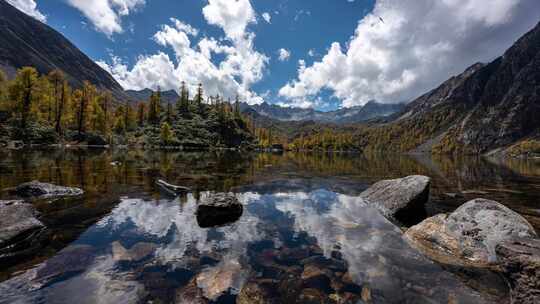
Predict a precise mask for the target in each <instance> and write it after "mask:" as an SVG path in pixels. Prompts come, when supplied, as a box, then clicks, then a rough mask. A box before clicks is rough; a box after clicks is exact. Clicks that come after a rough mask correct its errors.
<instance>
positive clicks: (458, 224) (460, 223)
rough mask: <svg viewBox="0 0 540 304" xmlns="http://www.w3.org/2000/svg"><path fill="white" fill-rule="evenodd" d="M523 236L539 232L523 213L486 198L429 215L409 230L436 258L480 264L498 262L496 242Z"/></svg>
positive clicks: (410, 238)
mask: <svg viewBox="0 0 540 304" xmlns="http://www.w3.org/2000/svg"><path fill="white" fill-rule="evenodd" d="M519 237H536V232H535V231H534V229H533V227H532V226H531V225H530V224H529V223H528V222H527V221H526V220H525V219H524V218H523V217H522V216H521V215H519V214H517V213H516V212H514V211H512V210H510V209H508V208H507V207H505V206H503V205H502V204H500V203H497V202H495V201H490V200H486V199H475V200H472V201H469V202H467V203H465V204H463V205H462V206H461V207H459V208H458V209H456V211H454V212H452V213H451V214H450V215H446V214H439V215H436V216H434V217H431V218H428V219H426V220H424V221H423V222H421V223H420V224H418V225H416V226H413V227H411V228H410V229H409V230H407V232H406V233H405V238H406V239H407V240H408V241H409V243H410V244H411V245H412V246H414V247H416V248H417V249H419V250H420V251H422V252H423V253H424V254H426V255H427V256H429V257H430V258H431V259H433V260H436V261H438V262H441V263H445V264H451V265H461V266H478V267H485V266H492V265H494V264H496V262H497V255H496V252H495V248H496V246H497V245H498V244H501V243H503V242H505V241H508V240H512V239H515V238H519Z"/></svg>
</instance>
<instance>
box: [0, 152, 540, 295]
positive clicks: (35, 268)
mask: <svg viewBox="0 0 540 304" xmlns="http://www.w3.org/2000/svg"><path fill="white" fill-rule="evenodd" d="M36 153H39V152H29V153H28V154H24V153H21V154H20V155H9V156H7V157H6V158H3V159H4V160H3V161H2V163H1V164H0V173H1V175H0V182H1V183H2V185H3V186H5V187H8V186H13V185H14V184H16V183H18V182H22V181H26V180H29V179H36V178H39V179H40V180H42V181H52V182H56V183H60V182H59V179H60V176H61V178H62V180H63V181H64V183H62V184H67V185H74V186H82V187H83V188H85V190H88V189H89V191H88V193H87V194H86V195H85V196H84V197H83V198H79V199H70V200H61V201H56V202H51V203H49V202H39V201H38V202H35V203H34V204H35V205H36V207H37V208H38V209H39V210H40V211H42V213H43V215H42V217H43V221H44V222H45V223H46V224H48V226H49V227H50V229H51V230H52V231H53V232H52V233H53V235H54V236H57V238H55V239H56V240H57V241H52V242H51V245H50V246H49V247H50V248H49V247H48V248H45V249H44V250H43V253H40V254H39V257H36V259H33V260H30V261H26V262H25V263H24V264H21V265H18V266H17V265H16V266H14V267H10V268H8V269H6V271H5V272H4V273H3V276H4V277H5V278H6V279H5V280H4V281H3V282H0V294H1V295H2V297H1V298H0V302H1V303H17V302H19V303H71V302H73V299H77V303H140V302H147V301H153V302H154V303H167V302H174V301H175V300H178V298H179V295H181V294H182V292H183V290H184V289H185V288H186V286H189V285H190V283H192V282H194V283H195V284H196V286H197V287H198V288H199V289H200V290H201V293H202V295H203V296H204V297H205V298H207V299H210V300H212V301H215V302H217V303H231V302H232V303H234V301H235V297H237V295H238V293H239V292H240V291H241V289H242V287H244V286H246V284H251V283H255V284H260V285H261V286H262V285H264V284H270V285H271V286H273V287H274V288H272V290H271V292H272V293H271V294H270V295H269V296H272V297H274V298H275V299H281V300H282V302H285V301H287V300H289V299H291V297H293V298H294V297H296V299H303V298H302V295H303V294H304V292H306V290H311V291H310V292H312V290H313V289H316V290H319V291H320V292H321V293H322V295H321V298H326V299H331V300H332V301H335V299H336V298H338V297H342V298H343V297H345V296H349V297H350V298H351V299H356V301H359V300H363V301H364V302H366V303H432V302H437V303H439V302H440V303H493V302H498V301H499V300H500V299H501V298H502V297H505V296H506V287H505V285H504V284H503V282H501V280H500V279H499V278H498V277H497V276H494V275H490V274H480V275H479V276H480V277H476V280H474V279H470V278H468V279H467V280H464V279H462V278H461V275H460V273H459V272H456V271H450V269H446V268H444V267H441V266H440V265H437V264H435V263H433V262H431V261H430V260H428V259H427V258H425V257H423V256H422V255H421V254H419V253H418V252H417V251H416V250H414V249H412V248H411V247H409V245H408V244H407V243H406V242H405V241H404V240H403V238H402V232H401V229H400V228H399V227H397V226H396V225H394V224H393V223H390V222H389V221H388V220H387V219H385V218H384V217H382V216H381V215H380V214H379V213H378V212H377V211H376V210H375V209H373V208H370V207H368V206H366V205H365V204H364V202H363V201H362V200H361V199H360V198H359V197H358V193H359V192H361V191H362V190H363V189H365V188H366V187H367V185H368V184H370V183H372V182H374V181H376V180H379V179H382V178H388V177H397V176H403V175H409V174H418V173H420V174H426V175H430V176H432V177H433V178H434V183H433V184H434V185H433V191H432V192H433V193H432V197H433V198H432V202H431V203H430V205H431V206H428V209H431V212H437V211H440V210H443V211H444V210H451V209H452V208H453V206H454V205H459V203H460V200H463V201H464V200H465V199H467V196H468V194H463V195H460V196H459V198H457V199H456V198H449V196H448V195H447V194H448V193H450V192H452V193H458V192H460V191H461V192H462V191H463V190H469V189H472V190H476V191H478V193H480V192H481V191H483V192H482V193H486V194H484V196H486V197H488V198H495V199H497V198H499V200H500V201H501V202H505V203H507V204H509V205H510V207H513V208H514V209H516V210H518V211H519V210H522V211H523V210H525V211H526V212H522V213H524V214H526V216H527V214H528V216H529V217H531V218H535V217H536V215H535V211H534V210H533V209H531V208H529V206H531V205H532V201H533V200H535V199H537V198H538V196H537V194H535V193H538V191H536V192H533V191H527V189H535V188H536V187H538V185H540V182H539V178H538V177H539V175H538V174H537V173H538V171H537V170H538V167H536V165H534V164H532V165H531V164H527V165H519V166H518V168H517V169H516V167H512V166H509V165H508V164H501V163H493V162H489V161H484V160H478V159H475V160H457V161H456V160H450V161H447V160H433V159H413V158H406V157H402V156H395V157H390V156H384V157H383V156H380V157H379V156H376V157H375V156H372V157H373V158H370V159H369V158H366V156H351V157H347V156H339V155H334V156H306V155H289V154H286V155H268V154H260V155H257V154H255V155H252V156H238V155H235V154H221V155H220V154H217V155H216V154H189V153H188V154H183V153H155V154H151V153H147V152H130V153H121V154H115V153H112V152H99V153H97V152H96V153H94V152H76V153H75V152H74V153H63V154H54V153H51V154H46V153H44V154H38V155H36ZM21 157H22V158H23V159H25V161H23V162H19V161H20V158H21ZM113 161H119V162H120V163H121V165H119V166H115V167H113V166H112V165H110V164H111V163H112V162H113ZM51 163H53V164H55V165H53V166H51ZM524 167H525V171H526V172H523V170H524V169H523V168H524ZM88 172H91V173H88ZM485 173H487V174H485ZM484 174H485V175H484ZM157 178H165V179H167V180H168V181H170V182H172V183H176V184H182V185H186V186H190V187H192V188H194V189H195V192H194V193H192V194H188V195H184V196H180V197H178V198H175V199H173V198H168V197H164V196H162V195H160V193H159V190H158V189H157V188H156V187H154V185H153V180H155V179H157ZM475 179H476V180H475ZM516 185H519V187H517V186H516ZM486 189H494V190H496V191H492V190H486ZM503 190H504V191H503ZM221 191H226V192H234V193H235V195H236V196H237V198H238V199H239V200H240V202H241V203H242V204H243V205H244V213H243V214H242V216H241V218H240V219H239V220H238V221H236V222H234V223H232V224H229V225H225V226H222V227H214V228H200V227H199V225H198V224H197V219H196V215H195V213H196V209H197V202H198V201H199V200H201V199H204V198H205V197H206V196H208V195H210V194H211V193H212V192H221ZM476 195H478V194H476ZM104 197H107V198H109V197H110V198H111V199H109V200H108V203H106V202H104V201H103V200H104ZM501 198H502V199H501ZM505 198H506V200H505ZM508 198H511V199H508ZM117 201H118V202H117ZM434 205H435V206H434ZM96 209H99V212H98V211H96ZM73 217H76V219H77V220H75V221H74V220H73V219H72V222H69V221H65V219H67V218H73ZM85 223H87V224H85ZM81 225H82V227H81ZM58 240H60V241H58ZM0 271H2V270H0ZM284 285H285V286H284ZM351 295H352V296H351ZM332 303H333V302H332ZM354 303H356V302H354Z"/></svg>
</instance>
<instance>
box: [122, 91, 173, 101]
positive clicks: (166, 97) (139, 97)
mask: <svg viewBox="0 0 540 304" xmlns="http://www.w3.org/2000/svg"><path fill="white" fill-rule="evenodd" d="M152 93H154V91H152V90H150V89H144V90H140V91H136V90H126V94H127V95H128V96H129V97H130V98H131V100H133V101H135V102H139V101H148V100H150V95H152ZM178 98H180V96H179V95H178V93H176V91H175V90H169V91H161V101H162V102H163V103H169V102H170V103H176V102H177V101H178Z"/></svg>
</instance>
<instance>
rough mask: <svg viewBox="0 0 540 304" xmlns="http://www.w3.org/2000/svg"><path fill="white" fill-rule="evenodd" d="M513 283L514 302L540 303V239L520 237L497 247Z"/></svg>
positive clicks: (504, 270)
mask: <svg viewBox="0 0 540 304" xmlns="http://www.w3.org/2000/svg"><path fill="white" fill-rule="evenodd" d="M495 250H496V252H497V256H498V258H499V259H500V263H501V266H502V267H501V268H502V269H503V272H504V273H505V275H506V277H507V278H508V279H509V280H510V282H511V284H512V287H513V288H512V292H511V293H512V303H526V304H534V303H540V240H539V239H531V238H519V239H515V240H510V241H506V242H503V243H501V244H498V245H497V247H496V248H495Z"/></svg>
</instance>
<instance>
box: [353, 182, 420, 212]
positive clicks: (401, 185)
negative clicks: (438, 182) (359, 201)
mask: <svg viewBox="0 0 540 304" xmlns="http://www.w3.org/2000/svg"><path fill="white" fill-rule="evenodd" d="M430 183H431V179H430V178H429V177H427V176H422V175H412V176H407V177H404V178H398V179H390V180H382V181H379V182H377V183H375V184H373V185H372V186H371V187H369V188H368V189H367V190H366V191H364V192H362V193H361V194H360V197H361V198H363V199H364V200H365V201H366V203H367V204H368V205H371V206H374V207H376V208H377V209H379V210H380V211H381V212H382V213H383V215H384V216H386V217H389V218H394V219H400V220H401V219H406V218H407V217H410V216H413V217H416V216H418V215H422V214H424V213H425V209H424V205H425V204H426V202H427V201H428V199H429V187H430Z"/></svg>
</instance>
